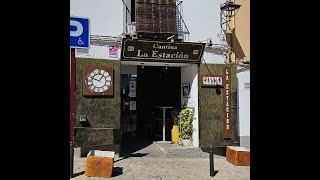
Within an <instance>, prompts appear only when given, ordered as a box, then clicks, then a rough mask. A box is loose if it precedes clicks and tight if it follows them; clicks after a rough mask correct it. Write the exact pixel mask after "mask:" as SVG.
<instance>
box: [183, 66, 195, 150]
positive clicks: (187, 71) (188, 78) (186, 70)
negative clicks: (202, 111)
mask: <svg viewBox="0 0 320 180" xmlns="http://www.w3.org/2000/svg"><path fill="white" fill-rule="evenodd" d="M185 83H189V84H190V86H191V91H190V97H189V98H184V97H183V96H182V92H181V99H182V101H183V102H182V103H186V104H187V107H194V108H195V117H194V119H193V127H194V128H195V129H196V131H194V132H193V135H192V138H193V146H195V147H199V112H198V66H197V65H190V66H184V67H181V85H183V84H185Z"/></svg>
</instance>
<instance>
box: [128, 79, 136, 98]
mask: <svg viewBox="0 0 320 180" xmlns="http://www.w3.org/2000/svg"><path fill="white" fill-rule="evenodd" d="M129 96H130V97H136V81H130V85H129Z"/></svg>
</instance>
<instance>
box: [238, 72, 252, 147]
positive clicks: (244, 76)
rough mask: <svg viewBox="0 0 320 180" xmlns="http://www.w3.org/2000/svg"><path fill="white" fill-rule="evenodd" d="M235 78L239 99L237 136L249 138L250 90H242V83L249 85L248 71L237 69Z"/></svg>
mask: <svg viewBox="0 0 320 180" xmlns="http://www.w3.org/2000/svg"><path fill="white" fill-rule="evenodd" d="M237 78H238V98H239V100H238V103H239V105H238V108H239V109H238V112H239V128H240V129H239V136H250V88H249V89H245V88H244V83H250V69H243V68H240V67H238V68H237ZM240 143H241V142H240Z"/></svg>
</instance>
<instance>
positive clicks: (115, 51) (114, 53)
mask: <svg viewBox="0 0 320 180" xmlns="http://www.w3.org/2000/svg"><path fill="white" fill-rule="evenodd" d="M109 58H118V48H117V47H116V46H109Z"/></svg>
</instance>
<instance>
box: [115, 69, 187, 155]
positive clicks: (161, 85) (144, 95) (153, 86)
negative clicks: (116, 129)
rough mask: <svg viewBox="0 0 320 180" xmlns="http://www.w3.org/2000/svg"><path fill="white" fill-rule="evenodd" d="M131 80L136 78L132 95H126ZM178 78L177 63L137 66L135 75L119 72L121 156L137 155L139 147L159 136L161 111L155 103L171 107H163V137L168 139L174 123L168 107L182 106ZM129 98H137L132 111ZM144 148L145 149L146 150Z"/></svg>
mask: <svg viewBox="0 0 320 180" xmlns="http://www.w3.org/2000/svg"><path fill="white" fill-rule="evenodd" d="M130 81H136V96H135V97H128V93H130V88H129V86H130ZM180 81H181V68H180V67H167V68H166V67H163V66H162V67H155V66H145V67H143V68H142V67H141V66H138V67H137V75H136V76H134V77H133V76H132V75H122V77H121V89H122V90H121V91H122V96H121V99H122V100H121V105H122V106H121V129H122V145H121V154H122V156H126V157H131V156H136V155H137V154H136V153H137V152H140V151H139V150H141V149H144V148H145V147H148V146H150V145H151V144H152V143H153V141H160V140H162V124H163V123H162V122H163V121H162V119H163V112H162V110H161V109H159V108H156V107H155V106H170V107H173V108H172V109H169V110H167V111H166V140H167V141H170V140H171V129H172V125H173V121H172V117H171V111H172V110H173V109H177V110H180V108H181V90H180V89H181V88H180V87H181V83H180ZM124 89H125V90H124ZM129 101H136V109H135V110H134V111H133V110H130V109H129V107H130V105H129V104H128V102H129ZM126 102H127V105H126ZM128 109H129V110H128ZM143 152H148V150H144V151H143ZM150 152H151V151H150ZM140 155H142V154H140ZM144 155H147V154H143V156H144Z"/></svg>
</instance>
